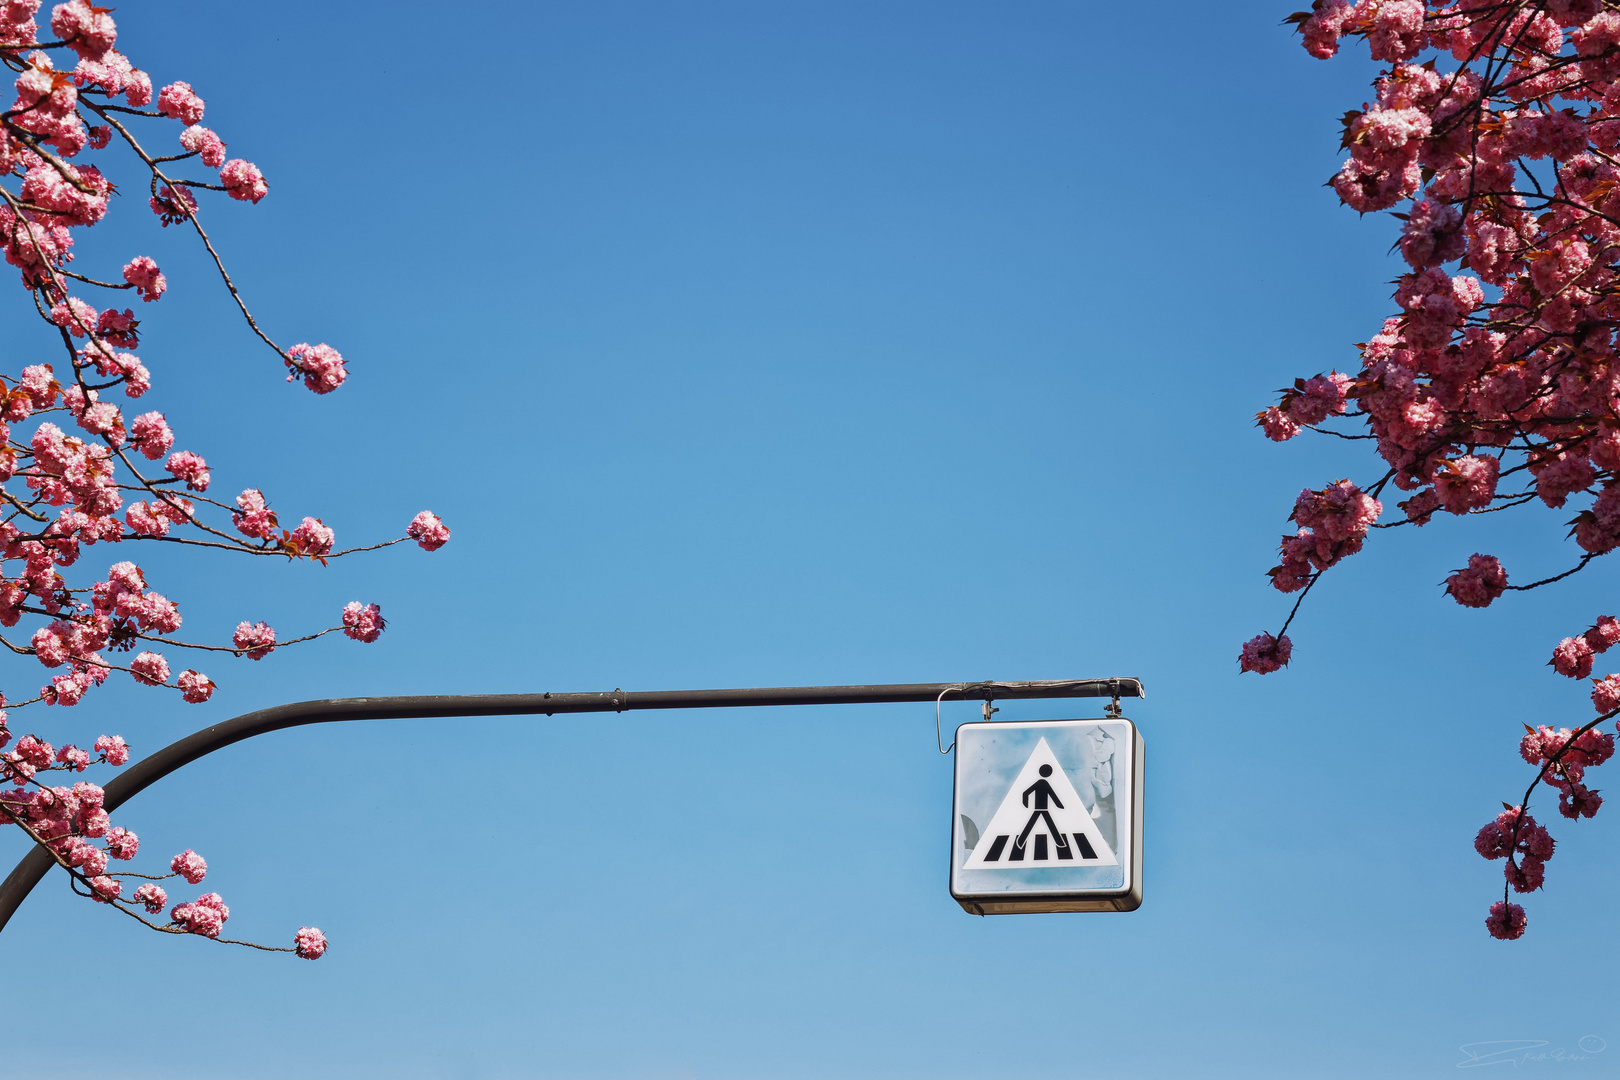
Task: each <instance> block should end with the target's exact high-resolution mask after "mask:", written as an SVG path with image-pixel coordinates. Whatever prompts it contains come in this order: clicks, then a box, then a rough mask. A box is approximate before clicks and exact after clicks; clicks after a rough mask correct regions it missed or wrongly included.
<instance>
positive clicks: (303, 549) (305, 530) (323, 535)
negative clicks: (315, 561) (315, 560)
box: [290, 517, 335, 555]
mask: <svg viewBox="0 0 1620 1080" xmlns="http://www.w3.org/2000/svg"><path fill="white" fill-rule="evenodd" d="M334 539H335V537H334V535H333V533H332V530H331V529H329V528H327V527H326V526H325V525H323V524H321V522H320V520H319V519H318V518H312V517H307V518H305V519H304V520H303V522H302V523H301V524H299V526H298V528H296V529H294V530H293V531H292V535H291V537H290V540H291V541H292V542H293V543H294V544H296V545H297V549H298V551H299V552H300V553H301V554H304V555H330V554H331V553H332V541H333V540H334Z"/></svg>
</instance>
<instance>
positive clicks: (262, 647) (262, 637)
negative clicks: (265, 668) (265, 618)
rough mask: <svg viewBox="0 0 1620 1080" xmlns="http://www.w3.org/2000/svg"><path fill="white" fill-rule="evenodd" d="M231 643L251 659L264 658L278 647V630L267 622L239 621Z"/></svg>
mask: <svg viewBox="0 0 1620 1080" xmlns="http://www.w3.org/2000/svg"><path fill="white" fill-rule="evenodd" d="M231 644H232V645H234V646H235V647H236V649H237V651H239V652H242V653H245V654H247V658H248V659H249V660H263V659H264V658H265V657H266V656H269V655H270V654H271V653H272V652H274V651H275V648H276V632H275V630H273V629H271V628H270V626H269V625H268V624H266V623H262V622H258V623H249V622H239V623H237V624H236V633H235V634H233V635H231Z"/></svg>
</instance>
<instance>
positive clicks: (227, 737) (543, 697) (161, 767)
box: [0, 678, 1145, 930]
mask: <svg viewBox="0 0 1620 1080" xmlns="http://www.w3.org/2000/svg"><path fill="white" fill-rule="evenodd" d="M946 693H950V694H954V695H956V698H957V699H958V700H962V699H966V700H971V701H985V702H990V701H998V700H1011V699H1015V698H1081V697H1107V698H1114V699H1118V698H1121V697H1144V696H1145V694H1144V692H1143V689H1142V681H1141V680H1140V679H1125V678H1120V679H1052V680H1043V681H1039V682H967V683H894V684H887V685H881V684H880V685H875V686H777V687H755V688H747V689H735V690H651V691H628V690H612V691H608V692H604V693H585V694H445V695H439V696H431V697H373V698H330V699H327V700H325V701H300V702H295V703H293V704H290V705H277V706H275V707H274V708H270V709H260V710H259V711H257V712H250V713H247V714H245V715H242V716H238V717H236V718H235V719H233V720H226V721H224V722H223V723H219V724H215V725H213V726H212V727H207V728H204V729H203V730H201V731H199V732H196V733H194V734H192V735H188V736H186V737H185V738H183V739H181V740H180V741H178V742H174V743H170V744H169V745H168V746H165V747H164V748H163V749H162V750H159V751H158V752H157V753H155V754H153V755H151V756H150V757H146V758H142V759H141V760H140V761H138V762H136V763H135V764H134V765H131V766H130V767H129V768H127V769H125V770H124V771H123V772H122V773H120V774H119V775H118V776H116V777H114V778H113V780H112V782H111V783H109V784H107V788H106V790H107V797H106V800H105V802H104V803H103V806H104V807H105V808H106V809H107V810H108V811H112V810H116V809H117V808H118V807H119V806H122V805H123V804H124V803H126V802H128V801H129V800H130V799H132V798H134V797H135V796H136V795H138V794H140V793H141V792H142V791H145V790H146V789H147V788H148V787H151V786H152V785H153V784H155V783H157V782H158V781H159V780H161V779H163V778H164V777H165V776H168V775H169V774H170V773H172V772H174V771H175V770H176V769H178V768H180V767H182V766H184V765H188V764H190V763H191V762H193V761H196V760H197V759H198V758H200V757H205V756H206V755H208V754H211V753H213V752H214V751H215V750H220V749H223V748H225V747H227V746H230V745H231V744H232V743H239V742H241V741H242V740H244V739H251V738H253V737H254V736H255V735H264V734H266V733H268V732H271V731H280V730H282V729H283V728H292V727H303V726H304V725H306V724H330V723H335V722H337V721H340V720H404V719H427V718H434V717H467V716H534V715H538V714H540V713H544V714H545V715H547V716H553V715H557V714H560V713H589V712H630V711H632V710H637V709H714V708H741V707H745V706H747V707H752V706H773V705H865V704H878V703H885V702H902V701H938V700H939V698H940V697H941V696H942V695H944V694H946ZM55 865H56V861H55V860H54V859H52V858H51V853H50V852H49V851H47V850H45V849H44V848H42V847H39V846H38V845H35V847H34V849H33V850H32V851H30V852H29V853H28V854H27V855H25V856H23V858H22V861H21V862H19V863H17V865H16V867H15V868H14V869H13V870H12V871H11V873H10V874H8V875H7V876H6V880H5V881H4V882H0V930H4V929H5V927H6V924H7V923H9V922H10V921H11V916H12V915H13V914H14V913H15V912H16V910H17V907H18V905H20V904H21V903H22V902H23V900H24V899H26V898H27V896H28V894H29V893H30V892H32V891H33V888H34V886H35V885H38V884H39V882H40V880H41V879H42V878H43V877H44V876H45V874H46V873H47V872H48V871H49V870H50V868H51V867H52V866H55Z"/></svg>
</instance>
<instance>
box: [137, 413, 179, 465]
mask: <svg viewBox="0 0 1620 1080" xmlns="http://www.w3.org/2000/svg"><path fill="white" fill-rule="evenodd" d="M129 430H130V441H131V442H133V443H134V444H135V447H136V448H137V449H138V450H140V452H141V454H142V455H144V456H145V457H146V458H147V460H149V461H156V460H157V459H158V458H160V457H162V456H163V455H164V454H167V453H168V452H169V448H170V447H171V446H173V445H174V432H172V431H170V430H169V424H168V421H166V420H164V419H163V414H162V413H160V412H149V413H142V414H141V415H139V416H137V417H136V418H135V419H134V420H132V421H131V422H130V425H129Z"/></svg>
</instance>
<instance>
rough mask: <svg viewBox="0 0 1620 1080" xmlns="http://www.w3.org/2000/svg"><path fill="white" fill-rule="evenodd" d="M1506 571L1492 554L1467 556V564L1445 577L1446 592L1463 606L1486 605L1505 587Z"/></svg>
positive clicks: (1478, 606) (1506, 580) (1477, 606)
mask: <svg viewBox="0 0 1620 1080" xmlns="http://www.w3.org/2000/svg"><path fill="white" fill-rule="evenodd" d="M1507 583H1508V576H1507V571H1506V570H1503V569H1502V564H1501V563H1500V562H1498V561H1497V558H1496V556H1494V555H1480V554H1478V553H1477V552H1476V553H1475V554H1473V555H1470V556H1468V565H1467V566H1466V567H1464V568H1463V569H1461V570H1458V571H1456V572H1455V573H1453V574H1452V575H1451V576H1450V577H1448V578H1446V592H1448V593H1450V594H1451V598H1452V599H1453V600H1455V601H1457V603H1459V604H1461V605H1462V606H1463V607H1472V608H1482V607H1488V606H1489V605H1490V603H1491V601H1492V600H1495V599H1496V598H1497V597H1499V596H1501V595H1502V592H1503V590H1504V589H1506V588H1507Z"/></svg>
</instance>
